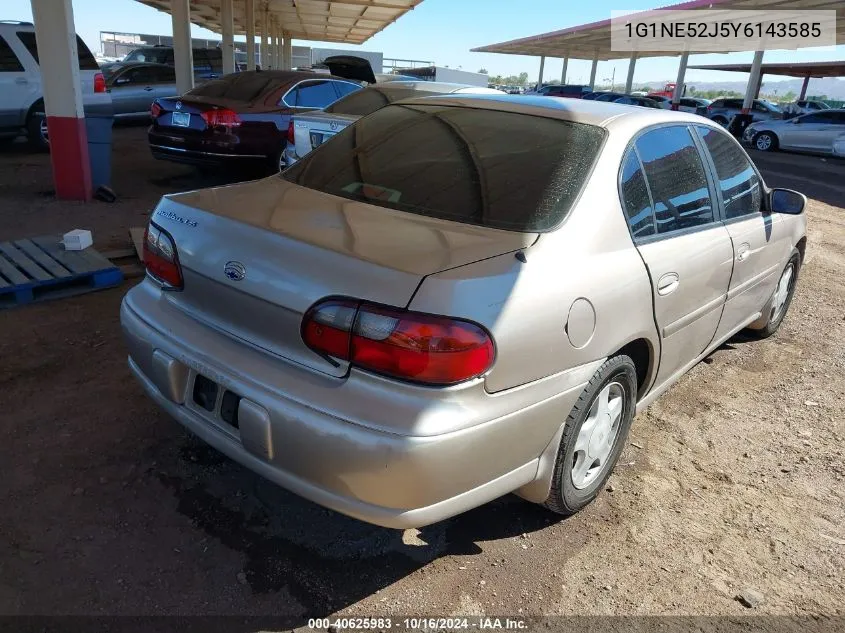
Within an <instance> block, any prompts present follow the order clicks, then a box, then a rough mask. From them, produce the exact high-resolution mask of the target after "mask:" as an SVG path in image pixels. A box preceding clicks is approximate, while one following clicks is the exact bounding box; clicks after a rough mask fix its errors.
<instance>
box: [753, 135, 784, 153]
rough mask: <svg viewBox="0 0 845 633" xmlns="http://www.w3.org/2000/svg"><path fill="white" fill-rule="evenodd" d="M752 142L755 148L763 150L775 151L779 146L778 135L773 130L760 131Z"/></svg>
mask: <svg viewBox="0 0 845 633" xmlns="http://www.w3.org/2000/svg"><path fill="white" fill-rule="evenodd" d="M751 143H752V144H753V145H754V149H759V150H760V151H761V152H773V151H775V150H776V149H777V148H778V137H777V136H775V135H774V134H772V133H771V132H760V133H759V134H757V135H755V136H754V139H753V140H752V141H751Z"/></svg>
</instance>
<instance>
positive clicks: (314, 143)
mask: <svg viewBox="0 0 845 633" xmlns="http://www.w3.org/2000/svg"><path fill="white" fill-rule="evenodd" d="M310 135H311V148H312V149H314V148H315V147H319V146H320V145H322V144H323V143H325V142H326V141H328V140H329V139H330V138H331V137H332V136H334V132H311V133H310Z"/></svg>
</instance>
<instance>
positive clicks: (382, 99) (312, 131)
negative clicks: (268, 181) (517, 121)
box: [285, 81, 505, 166]
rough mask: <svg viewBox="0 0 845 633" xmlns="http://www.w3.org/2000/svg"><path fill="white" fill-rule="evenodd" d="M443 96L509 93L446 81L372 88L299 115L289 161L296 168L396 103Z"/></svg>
mask: <svg viewBox="0 0 845 633" xmlns="http://www.w3.org/2000/svg"><path fill="white" fill-rule="evenodd" d="M441 94H505V93H504V92H502V91H501V90H495V89H493V88H482V87H479V86H468V85H466V84H452V83H446V82H442V81H393V82H390V83H388V84H378V85H372V86H368V87H367V88H364V89H363V90H358V91H357V92H353V93H352V94H349V95H347V96H345V97H344V98H343V99H340V100H339V101H335V102H334V103H333V104H332V105H330V106H328V107H327V108H325V109H324V110H323V111H322V112H320V111H316V112H308V113H306V114H297V115H295V116H293V117H291V119H290V123H288V137H287V138H288V142H287V146H286V147H285V162H286V165H287V166H290V165H293V164H294V163H295V162H296V161H298V160H299V159H300V158H302V157H303V156H305V155H306V154H308V153H309V152H310V151H311V150H313V149H315V148H316V147H318V146H320V145H322V144H323V143H325V142H326V141H327V140H328V139H330V138H331V137H333V136H334V135H335V134H337V133H338V132H340V131H341V130H343V129H344V128H346V126H348V125H351V124H352V123H354V122H355V121H357V120H358V119H360V118H361V117H362V116H366V115H368V114H372V113H373V112H375V111H376V110H379V109H381V108H383V107H384V106H386V105H389V104H391V103H393V102H395V101H401V100H402V99H409V98H411V97H425V96H434V95H441Z"/></svg>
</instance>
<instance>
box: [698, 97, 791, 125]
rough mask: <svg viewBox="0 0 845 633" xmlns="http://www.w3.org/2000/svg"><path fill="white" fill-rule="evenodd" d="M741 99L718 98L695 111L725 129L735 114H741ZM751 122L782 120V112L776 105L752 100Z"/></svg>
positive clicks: (761, 100) (760, 100)
mask: <svg viewBox="0 0 845 633" xmlns="http://www.w3.org/2000/svg"><path fill="white" fill-rule="evenodd" d="M742 102H743V99H733V98H720V99H716V100H715V101H712V102H711V103H710V105H708V106H704V107H701V108H699V109H698V110H697V112H698V114H701V115H702V116H706V117H707V118H708V119H711V120H713V121H715V122H716V123H718V124H719V125H722V126H725V127H727V126H728V124H729V123H730V122H731V119H733V118H734V117H735V116H736V115H737V114H739V113H741V112H742ZM749 114H750V115H751V120H752V121H768V120H769V119H782V118H783V112H781V110H780V108H778V107H777V106H776V105H774V104H772V103H769V102H768V101H765V100H763V99H754V105H753V106H752V108H751V111H750V112H749Z"/></svg>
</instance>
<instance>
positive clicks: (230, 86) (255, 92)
mask: <svg viewBox="0 0 845 633" xmlns="http://www.w3.org/2000/svg"><path fill="white" fill-rule="evenodd" d="M278 84H279V81H278V79H275V78H274V77H273V76H271V75H269V74H267V73H259V72H256V73H234V74H232V75H226V76H225V77H221V78H220V79H214V80H212V81H209V82H206V83H204V84H203V85H201V86H199V87H197V88H194V89H193V90H191V91H190V92H188V94H190V95H195V96H198V97H221V98H223V99H230V100H232V101H246V102H249V101H255V100H256V99H258V98H259V97H260V96H261V95H263V94H265V93H266V92H267V91H269V90H271V89H273V88H275V87H276V86H277V85H278Z"/></svg>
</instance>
